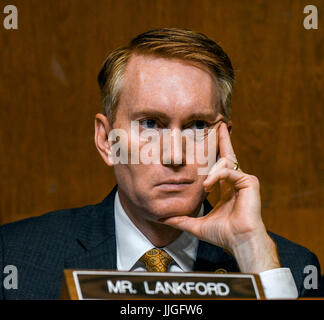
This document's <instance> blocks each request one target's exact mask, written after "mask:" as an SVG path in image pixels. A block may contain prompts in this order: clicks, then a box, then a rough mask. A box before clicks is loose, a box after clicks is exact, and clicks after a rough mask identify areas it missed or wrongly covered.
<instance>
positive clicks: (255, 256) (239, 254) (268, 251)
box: [231, 231, 281, 273]
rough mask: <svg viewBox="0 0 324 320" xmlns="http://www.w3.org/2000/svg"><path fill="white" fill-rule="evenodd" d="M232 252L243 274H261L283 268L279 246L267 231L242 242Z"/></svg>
mask: <svg viewBox="0 0 324 320" xmlns="http://www.w3.org/2000/svg"><path fill="white" fill-rule="evenodd" d="M231 251H232V252H233V255H234V257H235V259H236V261H237V263H238V266H239V268H240V271H241V272H243V273H260V272H263V271H267V270H271V269H275V268H280V267H281V265H280V261H279V256H278V252H277V246H276V244H275V243H274V241H273V240H272V239H271V238H270V236H269V235H268V234H267V232H266V231H264V232H258V233H257V234H256V235H254V236H252V237H250V238H249V239H246V240H244V241H241V242H240V243H238V244H236V245H234V246H233V247H232V250H231Z"/></svg>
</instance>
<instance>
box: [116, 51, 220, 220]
mask: <svg viewBox="0 0 324 320" xmlns="http://www.w3.org/2000/svg"><path fill="white" fill-rule="evenodd" d="M219 101H220V98H219V89H218V87H217V83H216V81H215V79H214V78H213V76H212V75H211V74H210V73H209V72H208V70H207V69H205V68H203V67H200V68H198V67H197V66H194V65H193V64H189V63H187V62H185V61H181V60H178V59H166V58H158V57H153V56H145V55H135V56H132V57H131V59H130V61H129V64H128V66H127V69H126V72H125V77H124V80H123V88H122V91H121V96H120V102H119V105H118V107H117V113H116V118H115V122H114V124H113V128H114V129H115V128H119V129H123V130H125V131H126V132H127V133H128V137H129V143H128V146H127V148H128V153H129V154H130V153H131V144H132V143H134V141H133V140H134V137H133V136H132V135H131V122H132V121H138V123H139V133H141V132H142V131H143V130H145V129H157V130H158V131H159V132H160V133H162V131H163V129H170V130H171V132H173V130H174V129H178V130H184V129H193V130H195V129H203V128H206V131H207V129H217V128H218V126H219V124H220V123H218V124H216V122H217V120H219V119H220V118H222V116H221V115H220V114H219V113H218V110H219ZM161 137H162V134H161ZM137 138H138V137H137ZM184 140H185V139H183V143H182V146H181V148H182V151H181V149H180V146H179V144H177V143H176V142H175V140H174V138H171V145H170V146H169V147H170V149H169V150H168V151H170V152H169V153H168V155H167V156H166V158H167V157H169V158H170V159H169V160H170V161H169V162H171V163H169V164H164V163H163V161H162V158H163V153H166V148H164V147H161V163H160V164H149V165H147V164H143V163H139V164H131V163H128V164H116V165H115V166H114V170H115V176H116V179H117V183H118V190H119V191H118V192H119V195H120V199H121V202H122V204H123V206H124V207H125V209H126V211H127V212H128V214H129V215H131V216H132V215H134V216H133V218H134V219H135V220H136V219H137V218H136V215H139V214H140V216H141V219H146V220H150V221H157V220H158V219H161V218H166V217H170V216H174V215H194V214H197V212H198V211H199V209H200V205H201V203H202V201H203V200H204V198H205V196H206V193H205V192H204V189H203V186H202V183H203V181H204V180H205V178H206V175H198V167H202V165H200V164H198V163H197V161H196V160H195V162H194V163H193V164H186V163H185V152H186V143H185V142H184ZM160 142H161V145H163V143H162V138H161V140H160ZM146 143H147V142H146ZM200 143H201V141H200ZM203 143H204V144H205V145H206V148H207V135H206V136H205V138H204V141H203ZM143 145H145V142H144V141H142V140H141V139H140V140H139V149H140V150H141V148H142V147H143ZM208 152H213V153H214V154H216V152H217V142H215V143H214V144H213V146H212V148H209V150H208ZM179 154H180V157H182V158H183V163H182V164H174V159H175V157H179ZM166 158H164V162H165V159H166ZM134 212H136V214H134Z"/></svg>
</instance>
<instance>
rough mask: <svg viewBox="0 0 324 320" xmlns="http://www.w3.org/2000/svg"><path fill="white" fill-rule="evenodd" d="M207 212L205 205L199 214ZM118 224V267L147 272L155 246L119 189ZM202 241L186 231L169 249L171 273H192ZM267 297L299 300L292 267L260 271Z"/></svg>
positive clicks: (116, 214)
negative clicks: (148, 258)
mask: <svg viewBox="0 0 324 320" xmlns="http://www.w3.org/2000/svg"><path fill="white" fill-rule="evenodd" d="M203 213H204V208H203V206H202V207H201V209H200V212H199V215H198V216H202V215H203ZM115 227H116V245H117V270H122V271H146V269H145V265H144V263H143V262H141V261H140V260H139V259H140V258H141V257H142V255H143V254H144V253H145V252H147V251H148V250H151V249H153V248H155V246H154V245H153V244H152V243H151V242H150V241H149V240H148V239H147V238H146V237H145V236H144V235H143V233H142V232H141V231H140V230H138V228H137V227H136V226H135V225H134V223H133V222H132V221H131V219H130V218H129V217H128V215H127V214H126V212H125V210H124V209H123V207H122V205H121V203H120V199H119V196H118V192H116V196H115ZM198 244H199V240H198V239H197V238H196V237H195V236H193V235H192V234H190V233H188V232H182V234H181V235H180V236H179V237H178V238H177V239H176V240H175V241H173V242H172V243H170V244H169V245H168V246H166V247H164V248H163V250H165V251H166V252H167V253H168V254H169V255H170V256H171V257H172V258H173V262H172V263H171V265H170V267H169V270H168V271H169V272H189V271H192V270H193V265H194V263H195V260H196V256H197V250H198ZM259 276H260V280H261V284H262V287H263V291H264V294H265V297H266V298H267V299H295V298H297V297H298V291H297V288H296V284H295V281H294V279H293V276H292V274H291V271H290V269H289V268H277V269H272V270H267V271H264V272H261V273H259Z"/></svg>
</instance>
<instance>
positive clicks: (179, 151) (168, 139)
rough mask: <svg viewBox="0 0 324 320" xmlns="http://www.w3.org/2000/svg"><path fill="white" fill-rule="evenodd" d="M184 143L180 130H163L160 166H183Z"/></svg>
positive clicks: (184, 159)
mask: <svg viewBox="0 0 324 320" xmlns="http://www.w3.org/2000/svg"><path fill="white" fill-rule="evenodd" d="M185 152H186V150H185V143H184V139H183V136H182V132H181V130H180V129H165V131H164V132H163V136H162V152H161V154H162V159H161V161H162V164H163V165H166V166H175V167H178V166H183V165H185V162H186V157H185Z"/></svg>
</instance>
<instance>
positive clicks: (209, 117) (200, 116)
mask: <svg viewBox="0 0 324 320" xmlns="http://www.w3.org/2000/svg"><path fill="white" fill-rule="evenodd" d="M216 118H217V114H215V113H214V112H207V113H203V112H197V113H192V114H191V115H190V116H189V117H188V118H186V120H187V121H191V120H205V121H215V120H216Z"/></svg>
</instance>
